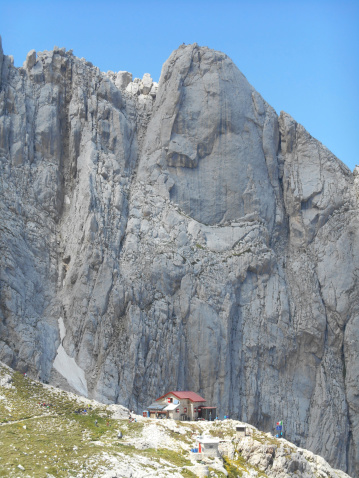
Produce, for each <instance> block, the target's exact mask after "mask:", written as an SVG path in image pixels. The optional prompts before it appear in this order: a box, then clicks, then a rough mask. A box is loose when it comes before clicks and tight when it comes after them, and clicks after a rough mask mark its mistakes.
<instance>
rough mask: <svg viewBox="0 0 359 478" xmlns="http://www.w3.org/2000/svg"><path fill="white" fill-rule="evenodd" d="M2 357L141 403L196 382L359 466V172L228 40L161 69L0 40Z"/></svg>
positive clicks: (177, 56) (217, 398) (73, 386)
mask: <svg viewBox="0 0 359 478" xmlns="http://www.w3.org/2000/svg"><path fill="white" fill-rule="evenodd" d="M0 73H1V75H0V78H1V80H0V167H1V170H0V181H1V182H0V188H1V190H0V193H1V194H0V208H1V209H0V211H1V213H0V214H1V222H0V241H1V242H0V244H1V246H0V247H1V257H0V274H1V276H0V279H1V289H0V293H1V297H0V359H1V360H3V361H5V362H6V363H7V364H9V365H12V366H13V367H16V368H17V369H19V370H22V371H27V372H28V374H29V375H31V376H36V377H38V376H40V377H41V378H42V379H43V380H45V381H49V382H50V383H52V384H55V385H59V386H61V387H63V388H65V389H68V390H73V391H77V392H78V393H85V394H87V395H88V396H89V397H91V398H95V399H97V400H101V401H107V402H109V403H110V402H116V403H121V404H124V405H126V406H128V407H129V408H131V409H132V408H134V409H136V410H139V411H140V410H141V409H142V408H143V407H145V406H146V404H148V403H149V402H150V401H152V400H153V399H154V398H156V397H157V396H159V395H161V394H162V393H164V392H166V391H168V390H170V389H189V390H195V391H197V392H198V393H201V394H202V395H204V396H205V397H206V399H207V400H208V401H209V402H211V403H214V404H216V405H218V407H219V411H220V413H221V414H228V413H229V414H230V415H231V416H233V417H234V418H240V419H241V420H243V421H246V422H249V423H251V424H253V425H255V426H259V427H260V428H262V429H264V430H267V431H269V430H271V429H272V427H273V424H274V423H275V421H277V420H278V419H283V420H284V421H285V423H286V430H287V434H288V435H287V436H288V438H290V439H291V441H293V442H294V443H296V444H297V445H300V446H303V447H306V448H309V449H311V450H312V451H314V452H315V453H318V454H321V455H323V456H324V457H325V458H326V459H327V460H328V461H329V462H330V463H331V464H333V466H335V467H338V468H341V469H342V470H345V471H348V472H349V473H350V474H353V475H355V473H358V463H359V443H358V442H359V418H358V417H359V415H358V408H359V401H358V400H359V398H358V394H357V390H358V366H357V364H358V355H359V354H358V351H359V327H358V321H359V312H358V304H359V301H358V290H359V288H358V284H357V277H358V276H357V273H358V272H357V271H358V257H359V251H358V247H359V246H358V244H359V241H358V231H359V228H358V193H359V189H358V186H359V185H358V177H359V176H358V174H357V173H358V172H359V171H358V170H355V171H354V174H352V173H351V172H350V170H349V169H348V168H347V167H346V166H345V165H344V164H343V163H341V162H340V161H339V160H338V159H337V158H336V157H335V156H334V155H333V154H332V153H331V152H330V151H328V150H327V149H326V148H325V147H324V146H323V145H322V144H321V143H319V142H318V141H316V140H315V139H314V138H312V137H311V136H310V135H309V134H308V133H307V132H306V131H305V129H304V128H303V127H302V126H301V125H299V124H297V123H296V122H295V121H294V120H293V118H291V117H290V116H289V115H288V114H286V113H283V112H282V113H281V115H280V116H279V117H278V116H277V114H276V112H275V111H274V110H273V108H271V107H270V106H269V105H268V104H267V103H266V102H265V101H264V100H263V98H262V97H261V96H260V95H259V94H258V93H257V92H256V91H255V90H254V88H253V87H252V86H251V85H250V84H249V83H248V82H247V80H246V78H245V77H244V76H243V75H242V73H240V71H239V70H238V69H237V68H236V67H235V65H234V64H233V63H232V61H231V60H230V59H229V58H228V57H227V56H226V55H224V54H223V53H220V52H215V51H213V50H210V49H208V48H205V47H199V46H198V45H196V44H194V45H182V46H181V47H180V48H179V49H178V50H176V51H175V52H173V53H172V55H171V56H170V58H169V59H168V60H167V62H166V63H165V64H164V66H163V70H162V74H161V78H160V81H159V84H158V85H156V84H155V83H153V82H152V80H151V78H150V76H149V75H145V76H144V77H143V79H142V80H139V79H135V80H134V81H131V80H132V77H131V75H130V74H129V73H127V72H122V71H120V72H118V73H114V72H108V73H102V72H100V70H99V69H98V68H96V67H94V66H93V65H92V64H91V63H90V62H87V61H86V60H85V59H78V58H76V57H74V56H73V54H72V52H71V51H69V52H66V50H65V49H63V48H56V47H55V48H54V50H53V51H50V52H39V53H36V52H35V51H33V50H32V51H30V52H29V54H28V56H27V58H26V61H25V63H24V66H23V67H22V68H15V67H14V66H13V61H12V58H11V57H9V56H7V55H3V53H2V49H1V47H0Z"/></svg>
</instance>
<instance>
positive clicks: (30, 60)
mask: <svg viewBox="0 0 359 478" xmlns="http://www.w3.org/2000/svg"><path fill="white" fill-rule="evenodd" d="M35 63H36V51H35V50H30V51H29V53H28V54H27V56H26V60H25V62H24V68H25V69H26V70H31V68H32V67H33V66H34V65H35Z"/></svg>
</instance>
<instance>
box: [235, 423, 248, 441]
mask: <svg viewBox="0 0 359 478" xmlns="http://www.w3.org/2000/svg"><path fill="white" fill-rule="evenodd" d="M236 435H237V438H242V437H246V436H249V435H250V433H249V428H248V427H246V426H245V425H238V426H236Z"/></svg>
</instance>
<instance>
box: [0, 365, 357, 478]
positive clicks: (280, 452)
mask: <svg viewBox="0 0 359 478" xmlns="http://www.w3.org/2000/svg"><path fill="white" fill-rule="evenodd" d="M128 416H129V410H127V409H125V408H124V407H122V406H121V405H104V404H102V403H98V402H96V401H94V400H89V399H88V398H85V397H81V396H78V395H74V394H72V393H70V392H64V391H63V390H59V389H57V388H54V387H52V386H51V385H44V384H42V383H40V382H38V381H35V380H31V379H30V378H29V377H25V376H23V375H22V374H20V373H19V372H15V373H14V371H13V370H12V369H10V368H9V367H6V366H4V364H2V363H1V362H0V433H1V448H0V474H1V476H6V477H7V478H15V477H16V478H19V477H20V476H24V477H25V476H26V477H34V478H38V477H39V476H44V477H45V476H46V478H55V477H66V478H67V477H70V476H71V477H76V478H143V477H144V476H146V477H147V478H149V477H161V478H165V477H172V478H185V477H187V478H190V477H193V478H194V477H200V478H203V477H206V476H209V477H211V478H224V477H226V476H229V477H233V478H237V477H242V478H256V477H258V478H259V477H262V478H297V477H298V476H300V477H301V478H318V477H321V478H349V476H348V475H347V474H346V473H344V472H343V471H340V470H334V469H333V468H332V467H331V466H329V465H328V463H327V462H326V461H325V460H324V459H323V458H322V457H320V456H317V455H314V454H313V453H312V452H310V451H308V450H304V449H301V448H298V447H296V446H295V445H293V443H290V442H289V441H287V440H284V439H280V440H278V439H276V438H274V437H273V436H272V435H271V434H270V433H263V432H261V431H259V430H257V429H256V428H255V427H253V426H249V425H246V424H244V423H241V422H238V421H234V420H216V421H215V422H196V423H195V422H181V421H175V420H156V419H153V418H144V417H142V416H141V415H137V416H136V415H132V416H131V417H132V419H133V421H130V420H129V418H128ZM237 426H242V427H246V432H247V436H237V433H236V427H237ZM59 431H60V432H61V433H59ZM121 435H122V436H121ZM198 436H202V437H204V436H206V437H207V439H208V438H210V439H212V440H213V441H215V442H217V447H218V452H219V453H218V456H203V455H201V456H200V457H199V455H198V453H192V452H191V451H190V450H191V449H193V447H196V445H197V446H198V441H197V437H198ZM49 444H51V446H49ZM196 458H197V459H196ZM198 458H201V460H198Z"/></svg>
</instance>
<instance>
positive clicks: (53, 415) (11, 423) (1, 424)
mask: <svg viewBox="0 0 359 478" xmlns="http://www.w3.org/2000/svg"><path fill="white" fill-rule="evenodd" d="M57 416H58V415H57V414H55V413H51V414H49V415H36V416H34V417H29V418H22V419H21V420H12V421H8V422H2V423H0V426H1V427H3V426H4V425H13V424H14V423H23V422H25V421H26V420H35V419H36V418H47V417H57Z"/></svg>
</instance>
